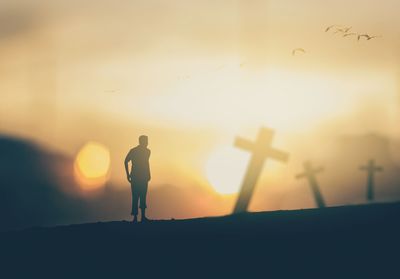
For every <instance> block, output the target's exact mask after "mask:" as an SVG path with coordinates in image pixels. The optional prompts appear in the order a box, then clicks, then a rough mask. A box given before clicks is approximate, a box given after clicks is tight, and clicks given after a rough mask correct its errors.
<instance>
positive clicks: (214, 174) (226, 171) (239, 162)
mask: <svg viewBox="0 0 400 279" xmlns="http://www.w3.org/2000/svg"><path fill="white" fill-rule="evenodd" d="M248 160H249V157H248V154H246V153H244V152H241V151H240V150H237V149H235V148H234V147H233V146H229V147H222V148H219V149H218V150H216V151H215V152H214V153H212V154H211V155H210V157H209V159H208V161H207V162H206V165H205V172H206V177H207V179H208V181H209V183H210V184H211V185H212V186H213V188H214V189H215V191H217V192H218V193H219V194H234V193H237V192H239V189H240V183H241V181H242V180H243V176H244V173H245V171H246V165H247V163H248Z"/></svg>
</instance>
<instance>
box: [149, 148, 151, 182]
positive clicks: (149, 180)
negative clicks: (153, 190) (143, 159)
mask: <svg viewBox="0 0 400 279" xmlns="http://www.w3.org/2000/svg"><path fill="white" fill-rule="evenodd" d="M150 155H151V151H150V149H149V159H150ZM150 180H151V171H150V162H149V181H150Z"/></svg>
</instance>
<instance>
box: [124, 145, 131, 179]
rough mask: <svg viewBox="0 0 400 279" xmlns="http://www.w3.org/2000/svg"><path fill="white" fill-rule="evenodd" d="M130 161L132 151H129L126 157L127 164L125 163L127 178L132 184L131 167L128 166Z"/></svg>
mask: <svg viewBox="0 0 400 279" xmlns="http://www.w3.org/2000/svg"><path fill="white" fill-rule="evenodd" d="M130 160H131V151H129V152H128V154H127V155H126V157H125V162H124V165H125V172H126V178H127V179H128V181H129V182H131V175H130V173H129V165H128V163H129V161H130Z"/></svg>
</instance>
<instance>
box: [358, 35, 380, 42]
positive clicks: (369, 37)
mask: <svg viewBox="0 0 400 279" xmlns="http://www.w3.org/2000/svg"><path fill="white" fill-rule="evenodd" d="M362 37H364V38H366V39H367V41H369V40H372V39H376V38H380V37H381V36H370V35H368V34H361V35H358V37H357V40H358V41H359V40H360V39H361V38H362Z"/></svg>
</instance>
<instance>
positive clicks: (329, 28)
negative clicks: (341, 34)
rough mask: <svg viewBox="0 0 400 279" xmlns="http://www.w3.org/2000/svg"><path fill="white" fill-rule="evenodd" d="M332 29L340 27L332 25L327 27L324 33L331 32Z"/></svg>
mask: <svg viewBox="0 0 400 279" xmlns="http://www.w3.org/2000/svg"><path fill="white" fill-rule="evenodd" d="M334 27H340V25H336V24H334V25H331V26H328V27H327V28H326V29H325V33H326V32H329V30H331V29H332V28H334Z"/></svg>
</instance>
